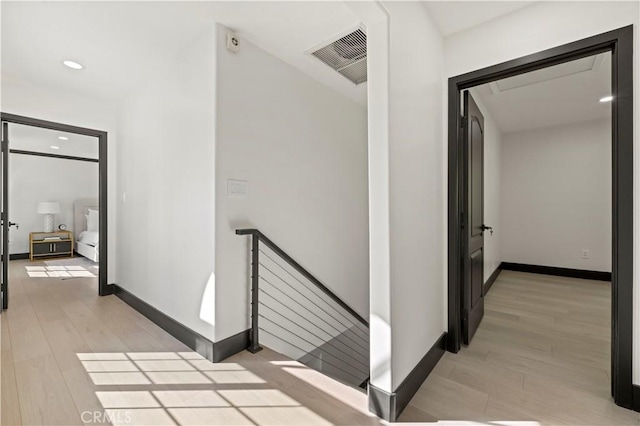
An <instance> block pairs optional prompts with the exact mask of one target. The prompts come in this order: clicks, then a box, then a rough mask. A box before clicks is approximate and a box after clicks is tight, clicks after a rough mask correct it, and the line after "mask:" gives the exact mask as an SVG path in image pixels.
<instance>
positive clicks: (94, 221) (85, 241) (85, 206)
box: [73, 199, 100, 262]
mask: <svg viewBox="0 0 640 426" xmlns="http://www.w3.org/2000/svg"><path fill="white" fill-rule="evenodd" d="M73 220H74V224H73V225H74V226H73V232H74V235H75V237H76V251H77V252H78V254H80V255H82V256H84V257H86V258H87V259H89V260H92V261H93V262H98V261H99V259H100V258H99V255H98V254H99V247H100V234H99V226H100V220H99V216H98V200H96V199H80V200H76V201H75V202H74V203H73Z"/></svg>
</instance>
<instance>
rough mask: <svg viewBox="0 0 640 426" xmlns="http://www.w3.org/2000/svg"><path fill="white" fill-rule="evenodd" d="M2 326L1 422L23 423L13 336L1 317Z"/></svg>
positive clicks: (0, 361) (0, 368)
mask: <svg viewBox="0 0 640 426" xmlns="http://www.w3.org/2000/svg"><path fill="white" fill-rule="evenodd" d="M0 327H1V328H0V330H1V331H0V333H1V335H0V339H1V346H0V349H1V350H0V398H1V403H0V404H1V405H0V424H3V425H19V424H22V416H21V414H20V401H19V398H18V385H17V382H16V373H15V368H14V365H13V352H12V350H11V338H10V335H9V327H8V325H7V321H6V319H2V318H0Z"/></svg>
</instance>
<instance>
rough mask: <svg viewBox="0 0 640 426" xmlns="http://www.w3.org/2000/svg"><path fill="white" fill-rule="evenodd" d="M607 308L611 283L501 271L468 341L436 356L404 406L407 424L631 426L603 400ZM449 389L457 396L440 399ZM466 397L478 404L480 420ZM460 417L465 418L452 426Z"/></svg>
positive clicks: (627, 416) (635, 420) (606, 396)
mask: <svg viewBox="0 0 640 426" xmlns="http://www.w3.org/2000/svg"><path fill="white" fill-rule="evenodd" d="M610 306H611V287H610V283H605V282H601V281H589V280H580V279H575V278H565V277H552V276H545V275H539V274H528V273H522V272H515V271H503V272H502V273H501V274H500V275H499V277H498V279H497V280H496V281H495V283H494V284H493V286H492V288H491V291H490V292H489V294H488V295H487V296H486V297H485V317H484V319H483V321H482V322H481V324H480V327H479V328H478V331H477V332H476V334H475V337H474V339H473V341H472V342H471V344H470V345H469V346H466V347H463V348H462V349H461V350H460V352H459V353H458V354H450V353H446V354H445V355H444V357H443V359H442V361H441V363H442V362H444V364H445V365H444V366H443V367H440V369H439V373H438V374H432V375H431V376H430V377H429V378H428V379H427V381H426V382H425V383H424V384H423V386H422V387H421V388H420V389H419V390H418V392H417V394H416V395H415V397H414V398H413V399H412V400H411V402H410V404H409V406H410V407H413V408H414V410H412V411H410V412H409V413H410V420H411V421H421V420H423V421H433V418H435V419H438V420H448V419H449V420H450V419H454V418H455V419H463V420H467V421H476V422H484V421H487V422H491V423H492V424H493V422H523V423H522V424H523V425H526V424H531V425H536V426H537V425H544V426H546V425H577V424H580V425H636V426H637V425H639V424H640V414H639V413H636V412H634V411H631V410H627V409H624V408H621V407H618V406H616V405H615V404H614V403H613V401H612V398H611V392H610V386H611V384H610V383H611V380H610V375H609V371H608V370H609V368H610V351H611V346H610V333H611V328H610V325H611V319H610V318H611V312H610ZM443 371H444V372H446V373H448V374H446V375H445V377H444V378H443V377H442V375H441V373H442V372H443ZM510 374H511V375H513V374H515V375H516V376H510ZM443 381H444V382H443ZM451 383H455V384H456V385H458V386H459V388H458V391H457V392H455V391H454V392H449V393H448V394H447V393H446V390H445V391H443V390H442V388H443V387H445V388H446V386H447V385H448V386H449V389H452V388H451V386H453V385H451ZM469 389H473V390H475V391H477V392H480V393H481V394H482V395H486V398H487V400H486V405H485V407H484V409H483V410H481V412H480V410H479V408H478V402H477V401H476V402H475V405H474V403H473V402H470V401H469V394H468V392H469V391H468V390H469ZM460 407H465V408H462V410H465V409H466V410H471V411H467V412H466V413H465V414H466V416H465V417H463V418H461V417H460V412H461V411H460V410H461V408H460ZM421 415H422V416H423V418H422V419H421V417H420V416H421ZM402 419H403V418H402V417H401V420H402ZM407 421H409V420H407ZM528 422H530V423H528Z"/></svg>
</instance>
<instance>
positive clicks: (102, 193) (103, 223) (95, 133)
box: [0, 112, 113, 296]
mask: <svg viewBox="0 0 640 426" xmlns="http://www.w3.org/2000/svg"><path fill="white" fill-rule="evenodd" d="M0 120H1V121H2V122H7V123H13V124H22V125H25V126H33V127H40V128H43V129H49V130H55V131H59V132H65V133H75V134H78V135H84V136H92V137H95V138H98V187H99V195H98V203H99V206H98V211H99V215H100V224H99V233H100V235H103V236H104V237H102V238H100V247H99V248H98V255H99V257H100V261H99V264H100V271H99V273H98V294H99V295H100V296H106V295H109V294H112V293H113V292H112V291H111V286H109V285H108V281H107V270H108V258H107V248H108V245H107V240H108V239H107V229H108V226H107V222H108V217H107V214H108V213H107V212H108V209H107V132H104V131H102V130H95V129H88V128H85V127H78V126H72V125H69V124H62V123H56V122H53V121H46V120H40V119H37V118H31V117H25V116H21V115H15V114H8V113H4V112H2V113H0ZM9 143H11V141H9ZM3 184H4V186H5V187H4V188H3V190H5V191H6V189H7V187H6V186H7V182H6V181H5V182H3ZM6 222H7V221H6ZM8 292H9V291H8V286H7V293H8Z"/></svg>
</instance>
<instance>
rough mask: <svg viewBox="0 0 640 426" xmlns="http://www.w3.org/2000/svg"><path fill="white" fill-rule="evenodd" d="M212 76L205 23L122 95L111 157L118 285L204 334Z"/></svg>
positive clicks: (211, 280) (210, 228)
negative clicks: (114, 169) (115, 169)
mask: <svg viewBox="0 0 640 426" xmlns="http://www.w3.org/2000/svg"><path fill="white" fill-rule="evenodd" d="M215 78H216V75H215V32H214V28H213V25H212V27H211V29H210V30H209V31H207V32H205V33H203V34H201V36H200V37H199V38H198V39H197V40H194V42H193V43H192V44H191V45H190V46H186V48H185V49H184V50H183V51H182V53H181V54H180V55H179V56H178V57H176V58H174V60H172V61H171V62H170V63H168V64H167V65H166V66H165V67H163V68H161V69H158V70H157V73H156V74H155V75H154V76H150V78H149V79H148V80H147V81H146V85H145V86H143V87H140V89H139V90H138V91H137V92H135V93H134V94H133V95H131V96H130V97H129V98H128V99H127V100H126V101H125V102H124V103H123V104H122V106H121V109H120V111H119V112H120V114H119V127H118V130H119V134H118V140H119V141H120V148H121V149H120V150H119V151H118V159H117V161H118V191H119V194H118V253H117V254H118V284H119V285H120V286H121V287H123V288H124V289H126V290H127V291H129V292H131V293H133V294H134V295H136V296H137V297H139V298H141V299H143V300H144V301H145V302H147V303H149V304H151V305H152V306H154V307H156V308H157V309H159V310H161V311H162V312H164V313H165V314H167V315H169V316H170V317H172V318H174V319H175V320H177V321H178V322H180V323H182V324H184V325H186V326H187V327H189V328H191V329H193V330H195V331H197V332H199V333H200V334H202V335H204V336H206V337H208V338H209V339H212V340H213V339H214V338H215V333H214V331H215V330H214V326H215V321H214V318H213V309H214V304H215V301H214V298H213V289H212V288H210V286H213V285H214V284H215V277H214V275H213V273H214V264H215V252H214V241H215V232H214V223H215V216H214V214H215V211H214V201H215V188H214V179H215V176H214V164H215V153H214V121H215V109H214V102H215ZM208 286H209V288H208Z"/></svg>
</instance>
